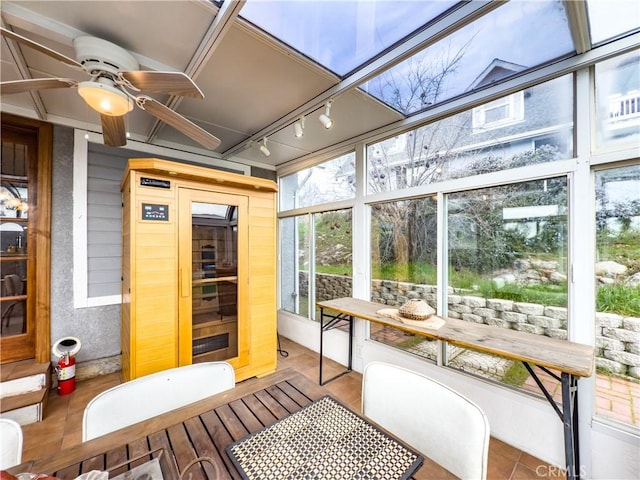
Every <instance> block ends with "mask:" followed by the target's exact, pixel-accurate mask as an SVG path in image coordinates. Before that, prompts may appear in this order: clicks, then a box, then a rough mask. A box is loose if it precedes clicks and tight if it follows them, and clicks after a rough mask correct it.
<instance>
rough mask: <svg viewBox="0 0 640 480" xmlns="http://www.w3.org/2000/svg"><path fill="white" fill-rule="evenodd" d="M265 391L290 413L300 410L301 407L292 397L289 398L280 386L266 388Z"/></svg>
mask: <svg viewBox="0 0 640 480" xmlns="http://www.w3.org/2000/svg"><path fill="white" fill-rule="evenodd" d="M265 390H266V391H267V392H268V393H269V395H271V396H272V397H273V398H275V399H276V400H277V401H278V403H280V405H282V406H283V407H284V408H285V409H286V410H287V411H288V412H289V413H293V412H297V411H298V410H300V405H298V404H297V403H296V402H294V401H293V400H292V399H291V398H290V397H288V396H287V394H286V393H284V392H283V391H282V390H281V389H280V388H279V387H278V386H275V385H274V386H272V387H268V388H265Z"/></svg>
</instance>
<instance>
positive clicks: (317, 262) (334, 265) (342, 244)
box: [280, 209, 353, 320]
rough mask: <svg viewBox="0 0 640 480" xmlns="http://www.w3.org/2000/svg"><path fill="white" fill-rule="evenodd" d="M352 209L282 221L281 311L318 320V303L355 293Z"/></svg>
mask: <svg viewBox="0 0 640 480" xmlns="http://www.w3.org/2000/svg"><path fill="white" fill-rule="evenodd" d="M351 229H352V221H351V209H347V210H336V211H329V212H322V213H315V214H308V215H300V216H296V217H290V218H284V219H282V220H281V221H280V237H281V243H282V255H281V262H280V272H281V289H280V291H281V308H282V309H283V310H286V311H288V312H291V313H295V314H298V315H302V316H306V317H308V318H310V319H312V320H317V319H318V315H317V314H316V312H315V304H316V302H320V301H323V300H331V299H333V298H339V297H350V296H351V294H352V291H353V290H352V268H351V265H352V252H353V249H352V233H351Z"/></svg>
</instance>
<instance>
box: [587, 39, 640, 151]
mask: <svg viewBox="0 0 640 480" xmlns="http://www.w3.org/2000/svg"><path fill="white" fill-rule="evenodd" d="M596 112H597V113H596V115H597V124H596V133H597V134H596V146H597V147H611V146H617V145H623V146H629V145H634V146H636V147H637V145H638V142H639V141H640V52H638V51H635V52H632V53H629V54H627V55H622V56H620V57H616V58H613V59H611V60H608V61H606V62H602V63H599V64H597V65H596Z"/></svg>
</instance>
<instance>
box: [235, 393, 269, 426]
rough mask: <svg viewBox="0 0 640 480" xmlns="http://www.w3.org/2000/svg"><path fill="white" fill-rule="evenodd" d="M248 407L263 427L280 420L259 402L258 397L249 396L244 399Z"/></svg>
mask: <svg viewBox="0 0 640 480" xmlns="http://www.w3.org/2000/svg"><path fill="white" fill-rule="evenodd" d="M242 401H243V402H244V403H245V404H246V405H247V407H248V408H249V409H250V410H251V411H252V412H253V413H254V414H255V415H257V417H258V420H259V421H260V423H261V424H262V426H263V427H266V426H268V425H271V424H273V423H275V422H277V421H278V419H277V418H276V417H275V416H274V415H273V413H271V412H270V411H269V410H268V408H267V407H266V406H265V405H264V404H263V403H262V402H260V400H258V398H257V397H256V395H247V396H246V397H244V398H243V399H242Z"/></svg>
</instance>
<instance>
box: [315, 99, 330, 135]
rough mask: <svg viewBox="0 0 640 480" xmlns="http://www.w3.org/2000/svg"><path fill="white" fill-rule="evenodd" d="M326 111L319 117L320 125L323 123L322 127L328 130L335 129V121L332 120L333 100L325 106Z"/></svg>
mask: <svg viewBox="0 0 640 480" xmlns="http://www.w3.org/2000/svg"><path fill="white" fill-rule="evenodd" d="M325 107H326V108H325V111H324V113H323V114H322V115H320V116H319V117H318V119H319V120H320V123H322V126H323V127H324V128H325V129H326V130H329V129H330V128H331V127H333V119H332V118H331V116H330V115H331V100H329V101H328V102H327V103H326V104H325Z"/></svg>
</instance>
